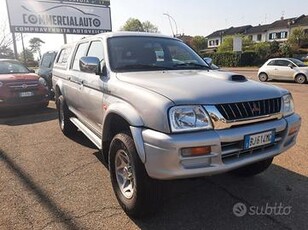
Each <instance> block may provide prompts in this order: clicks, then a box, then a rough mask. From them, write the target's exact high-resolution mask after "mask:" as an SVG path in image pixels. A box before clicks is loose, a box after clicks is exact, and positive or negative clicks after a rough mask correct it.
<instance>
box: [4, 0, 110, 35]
mask: <svg viewBox="0 0 308 230" xmlns="http://www.w3.org/2000/svg"><path fill="white" fill-rule="evenodd" d="M109 3H110V1H109V0H7V7H8V13H9V19H10V27H11V32H13V33H62V34H98V33H102V32H106V31H111V15H110V8H109V7H108V6H109Z"/></svg>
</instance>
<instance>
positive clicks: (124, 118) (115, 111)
mask: <svg viewBox="0 0 308 230" xmlns="http://www.w3.org/2000/svg"><path fill="white" fill-rule="evenodd" d="M116 104H117V105H111V106H110V107H109V108H108V110H107V114H106V115H105V119H104V121H103V125H102V127H103V128H102V146H103V148H102V149H103V154H104V155H105V157H108V153H109V147H110V143H111V140H112V138H113V137H114V136H115V135H116V134H118V133H120V132H130V133H131V134H132V137H133V140H134V142H135V146H136V149H137V152H138V155H139V157H140V159H141V161H142V162H145V153H144V147H143V144H141V143H140V138H141V132H140V128H138V127H143V126H144V123H143V121H142V119H141V117H140V116H139V114H138V113H137V111H136V110H135V109H134V108H132V107H131V106H129V105H125V104H124V103H116ZM136 127H137V128H136ZM137 130H138V131H137Z"/></svg>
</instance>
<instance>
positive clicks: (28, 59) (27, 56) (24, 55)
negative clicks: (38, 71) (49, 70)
mask: <svg viewBox="0 0 308 230" xmlns="http://www.w3.org/2000/svg"><path fill="white" fill-rule="evenodd" d="M18 56H19V60H21V61H22V62H23V63H24V64H25V65H26V66H35V65H36V63H35V61H34V56H33V52H32V51H31V50H30V49H28V48H26V49H25V50H24V51H22V52H21V53H19V55H18Z"/></svg>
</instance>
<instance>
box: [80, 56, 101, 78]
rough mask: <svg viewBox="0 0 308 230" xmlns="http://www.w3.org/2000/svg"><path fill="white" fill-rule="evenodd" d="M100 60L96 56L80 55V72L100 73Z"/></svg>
mask: <svg viewBox="0 0 308 230" xmlns="http://www.w3.org/2000/svg"><path fill="white" fill-rule="evenodd" d="M100 66H101V65H100V60H99V59H98V58H97V57H82V58H80V60H79V68H80V70H81V71H82V72H86V73H94V74H100V72H101V71H100Z"/></svg>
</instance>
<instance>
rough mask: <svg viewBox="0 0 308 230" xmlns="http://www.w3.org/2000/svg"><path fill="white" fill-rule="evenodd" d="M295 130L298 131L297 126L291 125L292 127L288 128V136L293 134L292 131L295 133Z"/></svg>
mask: <svg viewBox="0 0 308 230" xmlns="http://www.w3.org/2000/svg"><path fill="white" fill-rule="evenodd" d="M297 131H298V128H297V127H292V128H291V129H290V131H289V134H288V136H291V135H293V134H294V133H297Z"/></svg>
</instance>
